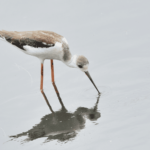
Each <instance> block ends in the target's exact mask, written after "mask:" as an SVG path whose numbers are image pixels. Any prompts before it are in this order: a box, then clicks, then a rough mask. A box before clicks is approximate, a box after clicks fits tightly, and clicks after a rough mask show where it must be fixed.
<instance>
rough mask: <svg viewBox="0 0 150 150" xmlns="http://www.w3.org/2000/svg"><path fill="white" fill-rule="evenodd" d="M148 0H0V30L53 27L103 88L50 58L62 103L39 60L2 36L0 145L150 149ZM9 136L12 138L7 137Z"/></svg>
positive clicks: (6, 147) (27, 148)
mask: <svg viewBox="0 0 150 150" xmlns="http://www.w3.org/2000/svg"><path fill="white" fill-rule="evenodd" d="M149 4H150V2H149V1H148V0H143V1H142V0H139V1H137V0H130V1H118V0H114V1H110V0H108V1H105V2H101V1H98V0H97V1H96V0H95V1H74V2H73V1H69V0H63V1H48V0H45V1H38V0H36V1H35V0H33V1H32V2H30V1H24V2H22V1H19V0H13V1H7V0H6V1H0V18H1V23H0V29H6V30H20V31H24V30H38V29H44V30H51V31H54V32H57V33H59V34H61V35H64V36H65V37H66V38H67V40H68V42H69V45H70V49H71V52H72V54H83V55H85V56H86V57H87V58H88V59H89V62H90V68H89V72H90V74H91V76H92V78H93V80H94V81H95V83H96V85H97V86H98V88H99V90H100V91H101V93H102V94H101V97H100V98H99V103H98V97H97V96H98V95H97V91H96V90H95V88H94V87H93V85H92V84H91V82H90V81H89V79H88V78H87V77H86V76H85V74H83V73H82V72H80V71H79V70H77V69H70V68H68V67H66V66H65V65H64V64H63V63H61V62H59V61H54V66H55V80H56V84H57V87H58V89H59V91H60V94H61V97H62V101H63V103H64V106H65V108H63V107H62V106H61V104H60V103H59V101H58V99H57V96H56V94H55V91H54V89H53V86H52V84H51V77H50V62H49V61H45V65H44V67H45V68H44V89H45V93H46V95H47V97H48V99H49V102H50V104H51V106H52V108H53V110H54V112H55V114H52V113H51V112H50V111H49V108H48V107H47V105H46V103H45V101H44V98H43V97H42V95H41V93H40V90H39V88H40V87H39V86H40V62H39V60H38V59H37V58H34V57H31V56H27V55H25V54H23V53H22V52H20V51H19V50H18V49H16V48H15V47H12V46H11V45H9V44H7V43H5V42H2V41H0V47H1V48H0V49H1V50H0V60H1V63H0V70H1V73H0V83H1V84H0V149H1V150H10V149H14V150H16V149H25V150H31V149H37V150H44V149H50V148H51V149H53V150H55V149H60V148H61V149H65V150H67V149H82V150H83V149H86V150H88V149H89V150H91V149H96V150H99V149H103V150H110V149H115V150H120V149H122V150H123V149H127V150H141V149H144V150H149V148H150V142H149V141H150V130H149V126H150V121H149V117H150V109H149V107H150V93H149V91H150V79H149V77H150V50H149V49H150V45H149V40H150V29H149V26H150V21H149V15H150V10H149ZM10 136H12V137H10Z"/></svg>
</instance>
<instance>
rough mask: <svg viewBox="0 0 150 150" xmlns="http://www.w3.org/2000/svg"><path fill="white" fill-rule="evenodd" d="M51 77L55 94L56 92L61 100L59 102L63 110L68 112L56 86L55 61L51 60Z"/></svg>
mask: <svg viewBox="0 0 150 150" xmlns="http://www.w3.org/2000/svg"><path fill="white" fill-rule="evenodd" d="M51 77H52V84H53V86H54V89H55V92H56V94H57V97H58V99H59V102H60V104H61V106H62V108H63V109H65V110H66V108H65V106H64V104H63V102H62V100H61V97H60V94H59V91H58V89H57V86H56V84H55V81H54V63H53V59H51Z"/></svg>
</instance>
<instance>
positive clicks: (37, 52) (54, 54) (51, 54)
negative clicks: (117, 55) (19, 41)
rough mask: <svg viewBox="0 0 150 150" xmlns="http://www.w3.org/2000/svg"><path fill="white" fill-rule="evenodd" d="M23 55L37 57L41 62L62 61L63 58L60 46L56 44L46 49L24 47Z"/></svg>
mask: <svg viewBox="0 0 150 150" xmlns="http://www.w3.org/2000/svg"><path fill="white" fill-rule="evenodd" d="M24 49H25V51H24V52H25V53H26V54H28V55H32V56H35V57H38V58H40V59H42V60H44V59H57V60H62V57H63V51H62V45H60V43H59V44H58V43H56V44H55V46H53V47H48V48H42V47H39V48H35V47H32V46H29V45H26V46H24Z"/></svg>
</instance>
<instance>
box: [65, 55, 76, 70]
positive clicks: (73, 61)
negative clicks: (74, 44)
mask: <svg viewBox="0 0 150 150" xmlns="http://www.w3.org/2000/svg"><path fill="white" fill-rule="evenodd" d="M76 60H77V55H73V56H72V57H71V59H70V60H69V61H67V62H65V64H66V65H67V66H69V67H72V68H77V65H76Z"/></svg>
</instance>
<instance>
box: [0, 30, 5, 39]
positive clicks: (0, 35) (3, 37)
mask: <svg viewBox="0 0 150 150" xmlns="http://www.w3.org/2000/svg"><path fill="white" fill-rule="evenodd" d="M0 40H5V36H4V33H3V31H0Z"/></svg>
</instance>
